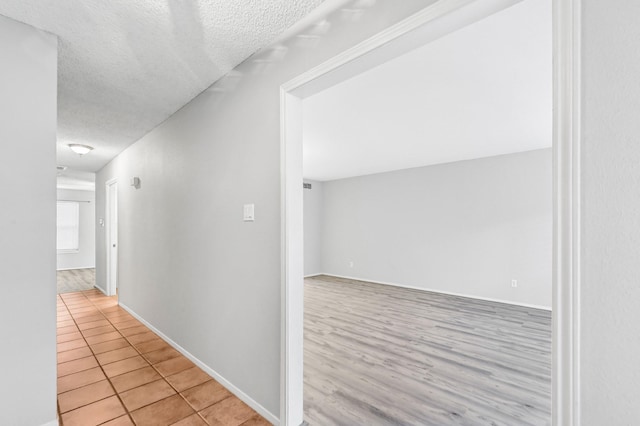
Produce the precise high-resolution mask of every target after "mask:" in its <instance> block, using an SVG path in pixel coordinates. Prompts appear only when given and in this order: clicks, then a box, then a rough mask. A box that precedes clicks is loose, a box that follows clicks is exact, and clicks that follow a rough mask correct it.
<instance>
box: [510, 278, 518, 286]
mask: <svg viewBox="0 0 640 426" xmlns="http://www.w3.org/2000/svg"><path fill="white" fill-rule="evenodd" d="M511 287H513V288H516V287H518V280H511Z"/></svg>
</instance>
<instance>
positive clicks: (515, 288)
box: [303, 0, 553, 425]
mask: <svg viewBox="0 0 640 426" xmlns="http://www.w3.org/2000/svg"><path fill="white" fill-rule="evenodd" d="M551 58H552V49H551V4H550V2H548V1H539V0H525V1H523V2H519V3H517V4H515V5H513V6H510V7H508V8H505V9H504V10H500V11H498V12H496V13H494V14H491V15H490V16H487V17H485V18H483V19H480V20H478V21H476V22H473V23H470V24H469V25H466V26H464V27H463V28H460V29H458V30H456V31H453V32H451V33H448V34H446V35H444V36H442V37H439V38H437V39H435V40H432V41H430V42H429V43H427V44H425V45H424V46H421V47H418V48H416V49H414V50H411V51H410V52H408V53H405V54H403V55H401V56H399V57H397V58H394V59H392V60H390V61H388V62H385V63H383V64H381V65H379V66H377V67H374V68H372V69H369V70H367V71H365V72H363V73H360V74H359V75H356V76H355V77H353V78H350V79H348V80H346V81H343V82H340V83H338V84H336V85H334V86H332V87H329V88H328V89H325V90H323V91H321V92H320V93H317V94H314V95H312V96H310V97H308V98H305V99H304V101H303V112H304V114H303V158H304V165H303V167H304V169H303V173H304V177H305V185H304V275H305V277H306V278H305V288H304V291H305V306H304V316H305V320H304V321H305V322H304V327H305V328H304V333H305V338H304V404H305V420H307V421H308V422H309V424H311V425H316V424H317V425H320V424H321V425H333V424H341V425H350V424H351V425H352V424H372V425H373V424H376V425H391V424H393V425H396V424H403V425H404V424H407V425H409V424H411V425H417V424H421V425H427V424H428V425H441V424H505V425H510V424H519V425H547V424H550V422H551V336H552V317H551V297H552V284H551V282H552V264H551V262H552V222H553V221H552V151H551V146H552V131H551V128H552V123H551V118H552V112H551V105H552V86H551V68H552V67H551Z"/></svg>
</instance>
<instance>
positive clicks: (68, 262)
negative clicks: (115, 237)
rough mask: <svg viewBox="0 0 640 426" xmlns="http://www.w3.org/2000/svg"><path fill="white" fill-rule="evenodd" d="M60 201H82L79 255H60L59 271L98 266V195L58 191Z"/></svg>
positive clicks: (76, 191) (66, 190) (64, 190)
mask: <svg viewBox="0 0 640 426" xmlns="http://www.w3.org/2000/svg"><path fill="white" fill-rule="evenodd" d="M58 200H67V201H80V204H79V206H80V241H79V249H78V252H77V253H58V270H59V271H60V270H63V269H79V268H95V266H96V203H95V201H96V193H95V191H79V190H74V189H58Z"/></svg>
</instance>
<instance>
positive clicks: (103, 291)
mask: <svg viewBox="0 0 640 426" xmlns="http://www.w3.org/2000/svg"><path fill="white" fill-rule="evenodd" d="M93 288H96V289H98V290H100V291H101V292H102V294H104V295H105V296H108V294H107V292H106V290H105V289H103V288H102V287H100V286H99V285H97V284H95V285H94V286H93Z"/></svg>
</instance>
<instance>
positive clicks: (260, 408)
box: [119, 302, 280, 425]
mask: <svg viewBox="0 0 640 426" xmlns="http://www.w3.org/2000/svg"><path fill="white" fill-rule="evenodd" d="M119 305H120V307H122V309H124V310H125V311H127V312H129V313H130V314H131V315H133V317H135V318H136V319H137V320H138V321H140V322H141V323H143V324H144V325H145V326H147V328H149V329H150V330H151V331H153V332H154V333H156V334H157V335H158V336H160V338H162V340H164V341H165V342H167V343H168V344H169V345H171V346H172V347H173V348H174V349H175V350H177V351H178V352H180V353H181V354H182V355H184V356H185V357H187V358H189V359H190V360H191V361H192V362H193V363H194V364H196V365H197V366H198V367H200V368H201V369H202V370H204V371H205V372H206V373H207V374H208V375H210V376H211V377H213V378H214V379H216V380H217V381H218V382H219V383H220V384H221V385H222V386H224V387H225V388H227V390H229V392H231V393H233V394H234V395H235V396H237V397H238V398H240V399H241V400H242V401H243V402H244V403H245V404H247V405H248V406H249V407H251V408H253V409H254V410H255V411H257V412H258V414H260V415H261V416H262V417H264V418H265V419H267V420H268V421H269V422H271V423H272V424H274V425H279V424H280V420H279V419H278V417H276V416H275V415H273V413H271V412H270V411H269V410H267V409H266V408H264V407H263V406H262V405H260V404H259V403H258V402H257V401H255V400H254V399H253V398H251V397H250V396H249V395H247V394H246V393H244V392H243V391H241V390H240V389H239V388H237V387H236V386H235V385H233V384H232V383H231V382H230V381H228V380H227V379H225V378H224V377H222V376H221V375H220V374H218V372H216V371H215V370H214V369H212V368H211V367H209V366H208V365H206V364H205V363H204V362H202V361H200V360H199V359H198V358H196V357H195V356H193V355H192V354H191V353H189V352H188V351H187V350H186V349H184V348H183V347H182V346H180V345H178V344H177V343H176V342H174V341H173V340H171V339H170V338H169V337H168V336H166V335H165V334H164V333H162V332H161V331H160V330H158V329H157V328H155V327H154V326H153V325H151V324H150V323H149V322H147V321H146V320H145V319H144V318H142V317H141V316H140V315H138V314H137V313H135V311H133V310H132V309H131V308H129V307H128V306H127V305H125V304H123V303H121V302H119Z"/></svg>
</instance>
